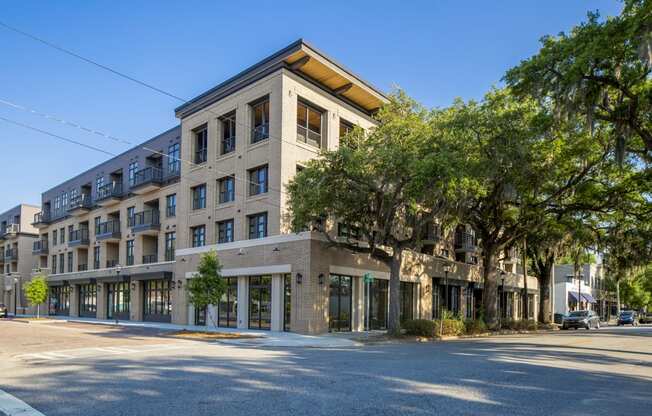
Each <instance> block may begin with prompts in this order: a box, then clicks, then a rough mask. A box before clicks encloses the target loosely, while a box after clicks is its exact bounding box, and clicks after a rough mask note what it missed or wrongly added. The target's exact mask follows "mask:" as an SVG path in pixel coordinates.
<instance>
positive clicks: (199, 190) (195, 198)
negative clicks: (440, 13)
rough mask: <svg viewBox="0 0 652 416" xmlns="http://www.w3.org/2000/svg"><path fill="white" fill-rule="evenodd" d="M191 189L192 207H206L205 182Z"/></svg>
mask: <svg viewBox="0 0 652 416" xmlns="http://www.w3.org/2000/svg"><path fill="white" fill-rule="evenodd" d="M191 189H192V209H203V208H206V184H202V185H198V186H195V187H193V188H191Z"/></svg>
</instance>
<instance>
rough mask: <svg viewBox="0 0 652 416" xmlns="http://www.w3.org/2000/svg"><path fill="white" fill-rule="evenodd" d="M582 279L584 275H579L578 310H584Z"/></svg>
mask: <svg viewBox="0 0 652 416" xmlns="http://www.w3.org/2000/svg"><path fill="white" fill-rule="evenodd" d="M582 279H584V275H583V274H582V273H580V274H578V275H577V310H578V311H579V310H582V305H581V302H582Z"/></svg>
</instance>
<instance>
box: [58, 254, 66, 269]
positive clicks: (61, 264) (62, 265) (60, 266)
mask: <svg viewBox="0 0 652 416" xmlns="http://www.w3.org/2000/svg"><path fill="white" fill-rule="evenodd" d="M65 261H66V260H65V257H64V255H63V253H61V254H59V273H63V272H64V271H65V265H64V263H65Z"/></svg>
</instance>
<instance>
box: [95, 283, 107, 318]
mask: <svg viewBox="0 0 652 416" xmlns="http://www.w3.org/2000/svg"><path fill="white" fill-rule="evenodd" d="M107 286H108V285H107V284H106V283H103V282H98V283H97V303H96V305H97V313H96V315H95V316H97V319H107V304H106V300H107V292H108V287H107Z"/></svg>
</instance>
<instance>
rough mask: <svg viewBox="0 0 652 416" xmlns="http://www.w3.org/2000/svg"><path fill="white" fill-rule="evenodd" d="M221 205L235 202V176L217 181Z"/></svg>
mask: <svg viewBox="0 0 652 416" xmlns="http://www.w3.org/2000/svg"><path fill="white" fill-rule="evenodd" d="M217 186H218V189H219V199H218V202H219V203H220V204H225V203H227V202H233V201H235V176H234V175H229V176H225V177H223V178H220V179H218V180H217Z"/></svg>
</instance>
